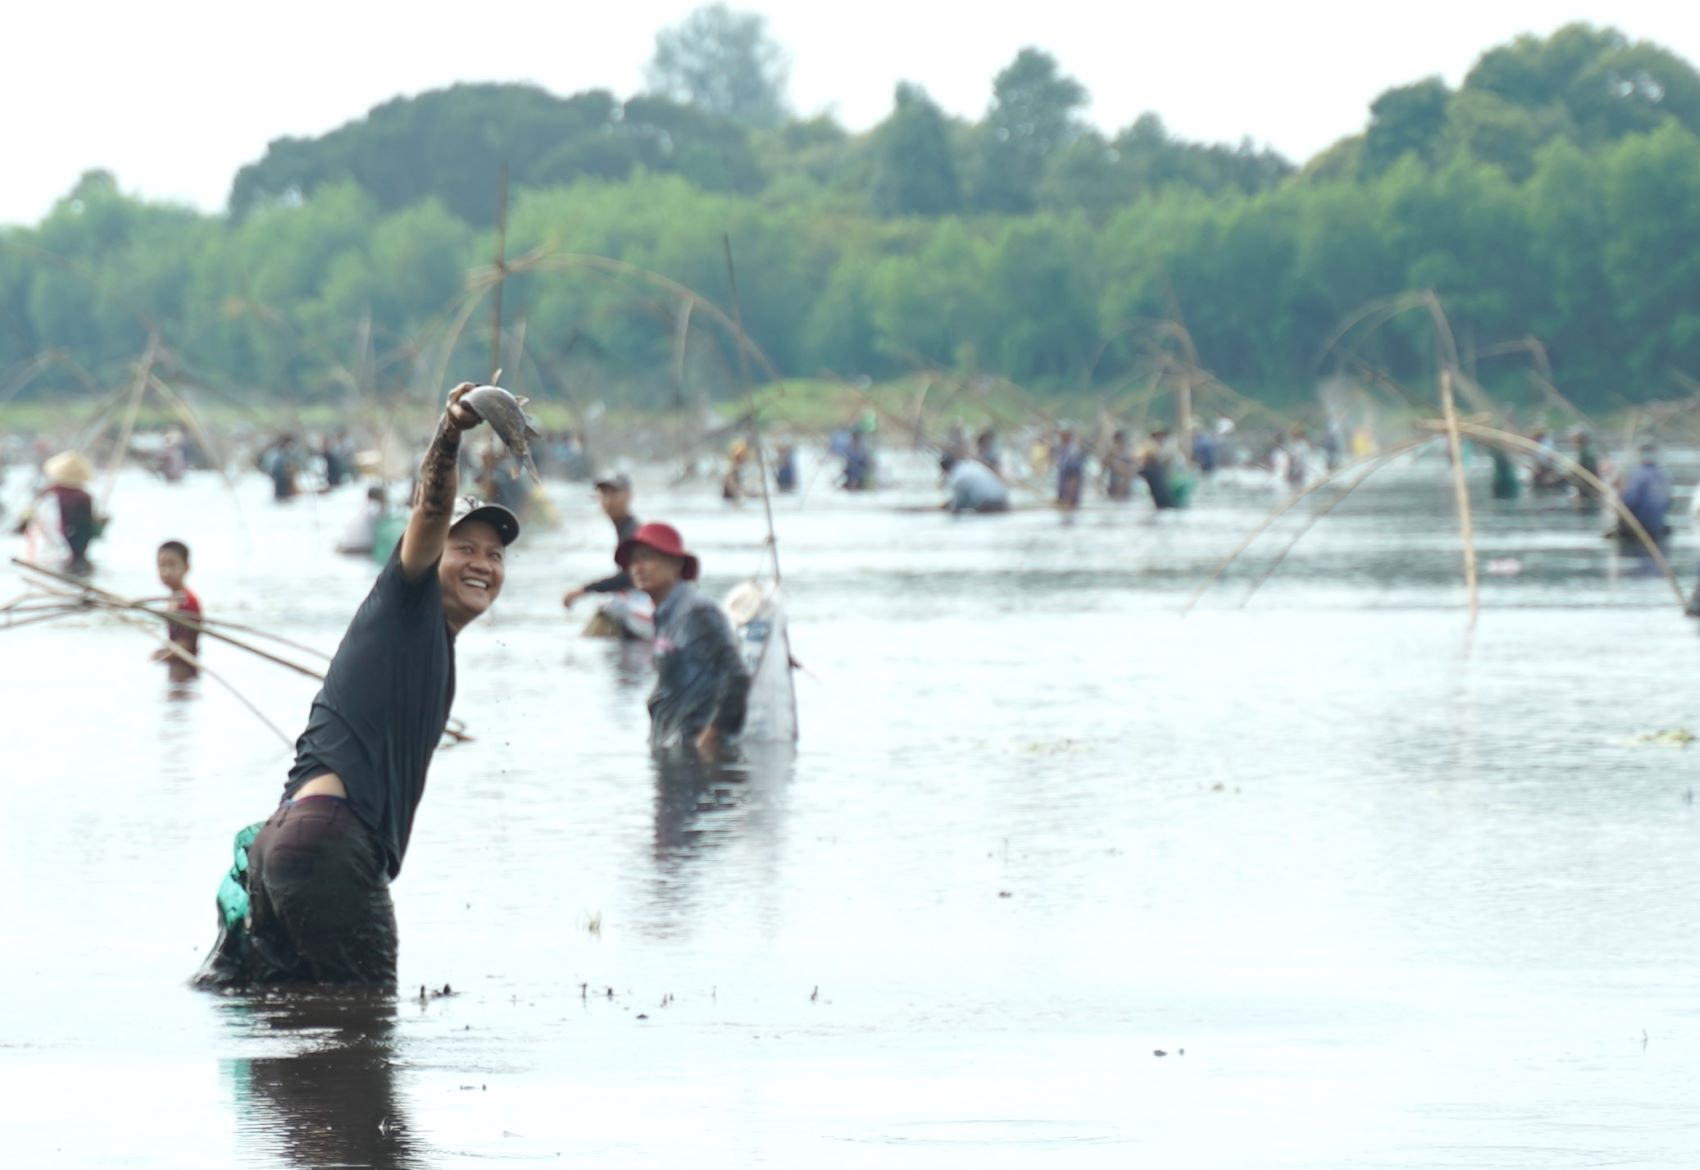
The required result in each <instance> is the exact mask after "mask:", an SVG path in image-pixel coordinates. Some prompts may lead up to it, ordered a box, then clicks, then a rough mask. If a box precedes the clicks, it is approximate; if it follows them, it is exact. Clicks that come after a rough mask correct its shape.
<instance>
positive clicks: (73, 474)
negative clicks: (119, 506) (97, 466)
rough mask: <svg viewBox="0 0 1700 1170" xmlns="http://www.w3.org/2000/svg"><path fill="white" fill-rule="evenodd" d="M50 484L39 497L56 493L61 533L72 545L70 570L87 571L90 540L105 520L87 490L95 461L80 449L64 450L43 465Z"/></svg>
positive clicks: (92, 476)
mask: <svg viewBox="0 0 1700 1170" xmlns="http://www.w3.org/2000/svg"><path fill="white" fill-rule="evenodd" d="M41 473H42V474H43V475H44V476H46V477H47V487H46V488H45V489H43V491H42V493H41V495H39V496H37V497H36V498H37V499H42V498H45V497H47V496H52V497H53V502H54V503H55V504H56V505H57V506H58V509H59V533H60V535H62V536H63V537H64V538H65V543H66V544H68V545H70V547H71V572H73V573H87V572H88V571H89V570H90V569H91V568H92V567H93V566H91V565H90V564H89V555H88V554H89V543H90V542H91V541H93V540H94V539H95V537H97V536H99V535H100V534H101V531H102V530H103V529H104V528H105V527H106V522H105V521H104V520H101V519H100V518H98V517H97V516H96V515H95V511H94V497H93V496H91V495H89V493H88V491H87V490H86V489H87V487H88V485H89V484H90V483H91V482H92V481H93V480H94V465H93V464H91V463H90V462H89V461H88V459H87V457H85V456H84V455H83V453H82V452H81V451H61V452H59V454H57V455H54V456H53V457H51V458H50V459H48V460H47V461H46V462H45V463H43V464H42V465H41Z"/></svg>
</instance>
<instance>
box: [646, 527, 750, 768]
mask: <svg viewBox="0 0 1700 1170" xmlns="http://www.w3.org/2000/svg"><path fill="white" fill-rule="evenodd" d="M614 562H615V563H616V564H618V565H619V566H620V567H621V568H622V569H629V570H630V571H631V574H632V582H633V584H635V585H636V586H637V587H638V588H639V589H641V590H643V591H644V592H645V593H647V594H649V595H650V597H652V598H654V600H655V689H654V690H653V691H652V692H650V696H649V719H650V726H649V742H650V747H651V748H653V749H654V750H656V751H657V752H662V753H671V752H673V751H675V750H676V749H679V748H681V747H688V748H694V749H695V751H696V753H697V754H698V755H699V756H701V757H702V758H703V759H705V760H713V759H716V758H718V757H719V756H721V755H722V754H724V753H726V752H727V751H729V750H730V748H731V745H732V741H733V740H734V739H735V738H736V736H737V735H738V733H739V732H740V731H742V730H743V729H744V714H745V709H746V706H747V704H748V702H749V696H750V669H749V667H748V666H747V665H746V664H745V663H744V656H743V654H742V653H740V652H739V650H738V642H737V639H736V638H735V637H734V636H733V633H732V623H731V622H730V621H728V620H727V617H726V614H725V612H724V611H723V610H722V609H721V608H720V607H719V606H718V605H716V604H715V603H714V602H712V601H710V600H709V599H708V598H706V597H704V596H703V595H702V594H701V593H700V592H698V590H697V587H696V584H695V582H696V579H697V576H698V574H699V573H700V572H701V568H702V566H701V562H700V561H698V560H697V558H696V556H695V555H694V554H692V553H690V552H688V551H686V549H685V542H684V538H683V537H681V536H680V535H679V530H678V529H677V528H674V527H673V526H672V525H671V524H645V525H644V526H643V527H641V528H639V529H638V530H637V531H636V532H634V533H633V534H632V535H631V536H630V537H628V538H627V539H625V540H622V541H621V542H620V547H619V548H618V549H617V550H616V551H615V553H614Z"/></svg>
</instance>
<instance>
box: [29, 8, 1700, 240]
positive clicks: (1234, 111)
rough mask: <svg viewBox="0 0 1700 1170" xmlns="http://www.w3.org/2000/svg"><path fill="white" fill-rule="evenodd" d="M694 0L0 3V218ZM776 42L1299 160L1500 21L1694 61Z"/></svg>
mask: <svg viewBox="0 0 1700 1170" xmlns="http://www.w3.org/2000/svg"><path fill="white" fill-rule="evenodd" d="M696 6H697V4H696V2H695V0H626V2H621V0H604V2H602V3H582V2H578V0H480V2H478V3H473V4H465V5H457V6H447V5H443V4H440V3H435V2H433V0H424V2H422V3H421V2H417V0H416V2H413V3H394V2H389V0H382V2H379V0H340V2H327V0H294V2H292V3H286V4H282V3H276V2H273V3H268V4H252V5H251V4H242V3H234V2H232V0H152V2H149V3H136V2H135V0H121V2H113V0H90V2H86V3H69V4H53V3H29V4H19V5H13V6H11V7H9V8H8V10H7V12H6V17H5V30H6V43H7V50H8V51H7V53H6V64H5V67H4V69H0V110H3V111H4V113H3V114H0V223H29V222H34V221H36V220H37V219H39V218H40V217H41V216H42V215H43V214H44V213H45V212H46V211H47V210H48V208H49V207H50V206H51V205H52V203H53V201H54V199H56V198H57V197H59V196H60V195H62V194H64V193H65V192H66V191H67V190H69V189H70V187H71V186H72V184H73V183H75V181H76V179H77V176H78V175H80V174H81V173H82V172H83V171H85V170H88V169H91V168H95V167H104V168H106V169H108V170H111V171H113V172H114V173H116V174H117V176H118V180H119V183H120V185H121V186H122V187H123V188H124V189H125V190H127V191H130V192H134V193H139V194H142V195H146V196H148V197H150V198H156V199H169V200H175V201H179V202H184V203H188V204H191V205H193V206H196V207H199V208H203V209H207V210H217V209H220V208H222V207H223V205H224V200H225V196H226V195H227V193H228V192H229V188H230V181H231V179H232V177H233V176H234V175H235V172H236V170H237V168H238V167H240V166H242V165H243V164H245V163H247V162H251V161H253V160H255V159H258V158H259V157H260V156H261V154H263V153H264V151H265V148H266V144H267V143H268V142H269V141H270V140H272V139H273V138H277V137H281V136H284V135H293V136H305V135H314V134H320V133H323V132H324V131H327V130H330V129H333V128H335V127H336V126H339V125H341V124H343V123H345V122H348V121H351V120H353V119H355V118H358V117H359V116H361V115H362V114H364V113H365V112H366V111H367V110H368V109H370V108H371V107H372V106H373V105H376V104H377V103H379V102H382V101H384V100H386V99H388V98H390V97H393V96H395V95H397V94H411V93H418V92H420V91H422V90H427V89H435V88H440V87H443V86H446V85H450V84H452V83H454V82H456V81H530V82H535V83H537V84H540V85H542V86H544V87H545V88H547V89H549V90H552V91H554V92H556V93H559V94H563V95H565V94H569V93H574V92H577V91H579V90H582V89H590V88H604V89H609V90H612V91H613V92H614V93H616V94H618V95H620V96H621V97H625V96H629V95H630V94H632V93H634V92H636V91H637V90H638V89H639V87H640V86H641V84H642V78H643V66H644V64H645V62H646V61H647V60H648V58H649V55H650V52H651V50H652V49H653V47H654V38H655V33H656V30H657V29H659V28H661V27H664V26H666V25H670V24H674V23H677V22H678V21H679V20H680V19H682V18H683V17H684V16H685V15H686V14H687V13H688V12H690V11H691V9H693V8H695V7H696ZM732 7H734V8H738V9H744V10H753V11H759V12H762V13H764V14H765V15H766V16H767V17H768V21H769V26H770V28H771V30H772V32H773V33H774V35H775V36H776V38H777V39H778V40H779V41H780V42H781V43H782V44H784V45H785V47H786V48H787V49H788V50H789V51H790V53H791V61H792V70H791V98H792V102H793V104H794V105H795V106H796V107H797V108H798V109H799V110H801V111H803V112H819V111H832V112H833V113H835V114H836V115H837V116H838V118H839V119H840V120H841V121H842V122H843V123H844V124H845V125H847V126H848V127H849V128H851V129H853V130H861V129H866V128H867V127H869V126H871V125H873V124H874V123H876V122H878V121H880V120H881V119H882V118H883V117H884V116H885V115H886V113H887V112H888V111H889V110H890V107H891V96H892V91H893V88H894V87H895V85H896V84H897V82H899V81H902V80H910V81H916V82H919V83H920V84H921V85H922V86H924V87H925V88H926V89H927V91H928V92H929V93H930V94H931V95H932V96H933V98H934V99H935V100H936V101H938V102H939V104H940V105H942V106H943V107H944V108H945V109H946V110H948V111H950V112H952V113H954V114H959V115H962V116H965V117H978V116H979V115H980V114H981V113H983V112H984V110H985V107H986V103H987V100H988V99H989V96H990V92H991V80H992V77H993V75H994V74H996V73H997V71H998V70H999V69H1001V68H1002V67H1003V66H1004V65H1006V64H1008V63H1009V61H1010V60H1011V59H1012V58H1013V57H1014V56H1015V54H1016V53H1017V52H1018V51H1019V50H1020V49H1021V48H1023V47H1024V46H1027V45H1035V46H1037V47H1039V48H1042V49H1045V50H1046V51H1048V52H1050V53H1052V54H1053V55H1054V56H1056V57H1057V59H1058V60H1059V62H1060V63H1061V65H1062V67H1063V69H1064V71H1065V72H1067V73H1069V74H1070V75H1072V76H1074V77H1075V78H1077V79H1079V80H1080V81H1081V82H1082V83H1083V84H1084V85H1085V86H1086V87H1087V89H1088V90H1089V91H1090V92H1091V94H1092V105H1091V107H1090V109H1089V110H1088V116H1089V118H1090V119H1091V120H1092V121H1094V122H1096V123H1097V124H1098V125H1100V126H1102V127H1104V128H1106V129H1110V130H1113V129H1116V128H1119V127H1121V126H1124V125H1126V124H1127V123H1129V122H1131V121H1133V120H1134V119H1135V118H1136V117H1138V116H1139V115H1140V114H1141V113H1143V112H1145V111H1154V112H1155V113H1157V114H1158V115H1160V116H1161V117H1162V118H1163V120H1164V121H1165V122H1166V123H1167V124H1168V125H1169V127H1170V129H1171V130H1172V131H1174V132H1175V133H1178V134H1180V135H1182V136H1184V137H1187V138H1192V139H1198V140H1203V141H1222V142H1238V141H1239V140H1240V139H1242V138H1246V137H1249V138H1251V139H1252V140H1253V141H1255V142H1257V143H1259V144H1261V145H1269V146H1273V147H1274V148H1275V149H1277V150H1279V151H1281V152H1282V153H1283V154H1285V155H1287V156H1288V157H1289V158H1291V159H1293V160H1294V161H1297V162H1302V161H1303V160H1304V159H1305V158H1307V157H1309V156H1310V155H1312V154H1314V153H1315V152H1317V151H1318V150H1320V149H1322V148H1323V147H1325V146H1327V145H1328V144H1329V143H1331V142H1333V141H1334V140H1335V139H1337V138H1340V137H1341V136H1343V135H1346V134H1350V133H1353V132H1355V131H1357V130H1359V129H1361V128H1362V126H1363V124H1364V122H1365V121H1366V119H1367V118H1368V105H1369V102H1370V101H1371V100H1372V99H1373V98H1374V97H1375V96H1376V95H1377V94H1379V93H1380V92H1381V91H1382V90H1384V89H1386V88H1388V87H1389V86H1393V85H1398V84H1403V83H1405V82H1409V81H1414V80H1416V79H1418V78H1421V77H1425V76H1428V75H1431V74H1440V75H1441V76H1443V77H1445V78H1446V79H1447V80H1448V81H1449V82H1451V83H1453V84H1456V83H1457V82H1458V81H1459V80H1460V79H1461V78H1462V77H1463V75H1464V73H1465V72H1466V71H1467V70H1468V69H1469V66H1470V64H1471V63H1472V62H1473V61H1474V60H1475V59H1476V57H1477V56H1479V55H1480V54H1481V52H1482V51H1483V50H1485V49H1487V48H1489V47H1491V46H1493V45H1496V44H1500V43H1502V42H1504V41H1507V40H1509V39H1510V38H1512V37H1513V36H1515V35H1516V34H1518V33H1521V32H1536V33H1543V34H1544V33H1548V32H1551V31H1552V30H1553V29H1555V28H1558V27H1559V26H1561V25H1563V24H1567V23H1569V22H1571V21H1576V20H1587V21H1591V22H1593V23H1595V24H1612V25H1615V26H1616V27H1618V28H1620V29H1622V30H1623V31H1625V32H1626V33H1628V34H1629V35H1630V36H1631V37H1634V38H1638V39H1647V40H1653V41H1657V42H1659V43H1661V44H1663V45H1664V46H1666V47H1667V48H1669V49H1672V50H1674V51H1676V52H1677V53H1679V54H1681V55H1683V56H1684V57H1687V58H1688V59H1690V60H1692V61H1696V62H1700V5H1697V4H1694V3H1691V2H1690V0H1612V2H1610V3H1607V2H1604V0H1476V2H1473V3H1456V2H1452V0H1436V2H1433V3H1429V4H1426V5H1403V6H1397V5H1371V4H1366V3H1364V2H1363V0H1350V2H1340V0H1285V2H1279V0H1255V2H1238V0H1236V2H1230V3H1211V2H1209V0H1175V2H1174V3H1172V4H1151V3H1141V2H1140V0H1121V2H1120V3H1118V2H1117V0H1043V2H1041V3H1008V4H998V3H990V4H988V3H985V2H983V0H982V2H977V3H972V4H970V3H929V2H927V0H850V2H849V3H845V4H832V3H829V2H826V0H750V2H748V3H736V2H734V3H733V4H732Z"/></svg>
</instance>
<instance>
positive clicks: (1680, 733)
mask: <svg viewBox="0 0 1700 1170" xmlns="http://www.w3.org/2000/svg"><path fill="white" fill-rule="evenodd" d="M1695 738H1696V737H1695V735H1694V733H1693V732H1692V731H1690V730H1688V729H1687V728H1686V727H1666V728H1662V729H1660V730H1658V731H1643V732H1642V733H1641V734H1640V735H1636V736H1632V737H1630V738H1629V740H1627V741H1626V742H1627V743H1628V744H1629V745H1630V746H1631V747H1687V746H1688V745H1689V744H1691V743H1693V742H1694V740H1695Z"/></svg>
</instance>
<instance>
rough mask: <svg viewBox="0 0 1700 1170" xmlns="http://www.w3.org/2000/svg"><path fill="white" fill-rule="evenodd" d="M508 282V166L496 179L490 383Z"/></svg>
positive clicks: (498, 357)
mask: <svg viewBox="0 0 1700 1170" xmlns="http://www.w3.org/2000/svg"><path fill="white" fill-rule="evenodd" d="M507 280H508V164H507V163H503V164H502V169H501V171H500V172H499V173H498V175H497V178H496V289H495V294H494V296H493V297H492V298H491V305H490V383H491V384H492V385H494V384H495V381H496V378H497V377H498V376H499V374H498V370H499V369H500V367H501V364H502V286H503V285H504V284H506V283H507Z"/></svg>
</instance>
